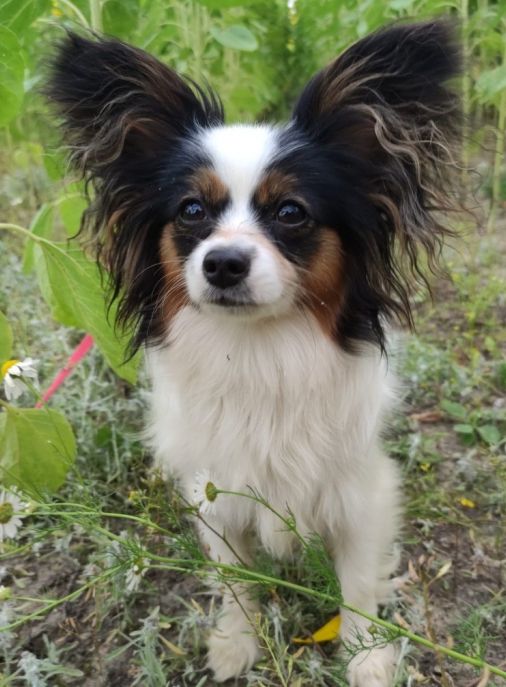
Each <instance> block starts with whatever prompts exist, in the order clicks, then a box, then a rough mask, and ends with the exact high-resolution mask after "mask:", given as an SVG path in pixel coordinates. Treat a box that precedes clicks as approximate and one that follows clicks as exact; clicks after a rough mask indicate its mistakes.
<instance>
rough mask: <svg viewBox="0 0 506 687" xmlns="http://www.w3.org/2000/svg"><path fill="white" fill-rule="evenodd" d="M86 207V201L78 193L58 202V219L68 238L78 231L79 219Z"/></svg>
mask: <svg viewBox="0 0 506 687" xmlns="http://www.w3.org/2000/svg"><path fill="white" fill-rule="evenodd" d="M87 206H88V203H87V202H86V199H85V198H84V197H83V196H82V195H81V194H80V193H72V194H70V195H67V196H64V197H63V198H60V199H59V200H58V209H59V211H60V217H61V219H62V222H63V225H64V227H65V229H66V231H67V234H68V235H69V237H70V238H72V237H73V236H75V235H76V234H77V232H78V231H79V228H80V226H81V217H82V215H83V212H84V211H85V210H86V208H87Z"/></svg>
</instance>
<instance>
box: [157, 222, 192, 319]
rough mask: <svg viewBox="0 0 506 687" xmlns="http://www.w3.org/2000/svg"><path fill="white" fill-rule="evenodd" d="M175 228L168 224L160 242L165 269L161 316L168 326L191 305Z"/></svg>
mask: <svg viewBox="0 0 506 687" xmlns="http://www.w3.org/2000/svg"><path fill="white" fill-rule="evenodd" d="M173 235H174V226H173V224H167V225H166V226H165V227H164V229H163V233H162V238H161V240H160V261H161V263H162V269H163V281H164V284H163V294H162V298H163V300H162V303H161V306H160V307H161V316H162V318H163V320H164V322H165V324H166V325H167V326H168V325H169V324H170V323H171V321H172V319H173V317H174V316H175V315H176V314H177V313H178V312H179V310H181V308H183V307H184V306H185V305H187V304H188V303H189V298H188V293H187V291H186V282H185V278H184V271H183V265H182V261H181V258H180V257H179V255H178V252H177V249H176V244H175V243H174V238H173Z"/></svg>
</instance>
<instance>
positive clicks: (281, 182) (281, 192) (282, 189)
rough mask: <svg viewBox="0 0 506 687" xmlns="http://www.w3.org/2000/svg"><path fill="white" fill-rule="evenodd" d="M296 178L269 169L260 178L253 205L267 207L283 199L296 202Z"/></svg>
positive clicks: (277, 170)
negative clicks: (291, 199) (290, 199)
mask: <svg viewBox="0 0 506 687" xmlns="http://www.w3.org/2000/svg"><path fill="white" fill-rule="evenodd" d="M296 184H297V181H296V178H295V177H294V176H293V175H291V174H284V173H283V172H282V171H281V170H279V169H271V171H270V172H267V174H266V175H265V176H264V177H262V180H261V181H260V183H259V184H258V186H257V189H256V191H255V203H256V204H257V205H259V206H260V207H268V206H270V205H274V204H276V203H278V202H279V201H280V200H282V199H283V198H288V197H289V198H293V199H294V200H296Z"/></svg>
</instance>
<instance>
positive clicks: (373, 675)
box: [348, 644, 397, 687]
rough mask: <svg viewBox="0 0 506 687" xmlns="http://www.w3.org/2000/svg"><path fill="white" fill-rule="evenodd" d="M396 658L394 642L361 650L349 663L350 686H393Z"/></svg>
mask: <svg viewBox="0 0 506 687" xmlns="http://www.w3.org/2000/svg"><path fill="white" fill-rule="evenodd" d="M396 659H397V651H396V649H395V647H394V646H393V645H392V644H387V645H386V646H383V647H376V648H374V649H370V650H363V651H360V652H359V653H358V654H357V655H356V656H354V657H353V658H352V659H351V661H350V663H349V664H348V680H349V683H350V687H392V684H393V679H394V673H395V664H396Z"/></svg>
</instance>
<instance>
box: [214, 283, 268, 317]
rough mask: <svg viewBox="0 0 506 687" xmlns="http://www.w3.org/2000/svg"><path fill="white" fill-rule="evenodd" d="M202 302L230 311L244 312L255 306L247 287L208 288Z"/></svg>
mask: <svg viewBox="0 0 506 687" xmlns="http://www.w3.org/2000/svg"><path fill="white" fill-rule="evenodd" d="M203 302H204V303H205V304H206V305H213V306H218V307H220V308H223V309H224V310H227V311H230V312H232V313H233V312H234V311H237V312H245V311H247V310H250V309H252V308H255V307H256V306H257V303H255V301H254V300H253V298H252V297H251V294H250V293H249V290H248V289H244V288H240V289H216V288H214V289H212V290H211V289H209V291H208V292H207V293H206V294H205V297H204V299H203Z"/></svg>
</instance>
